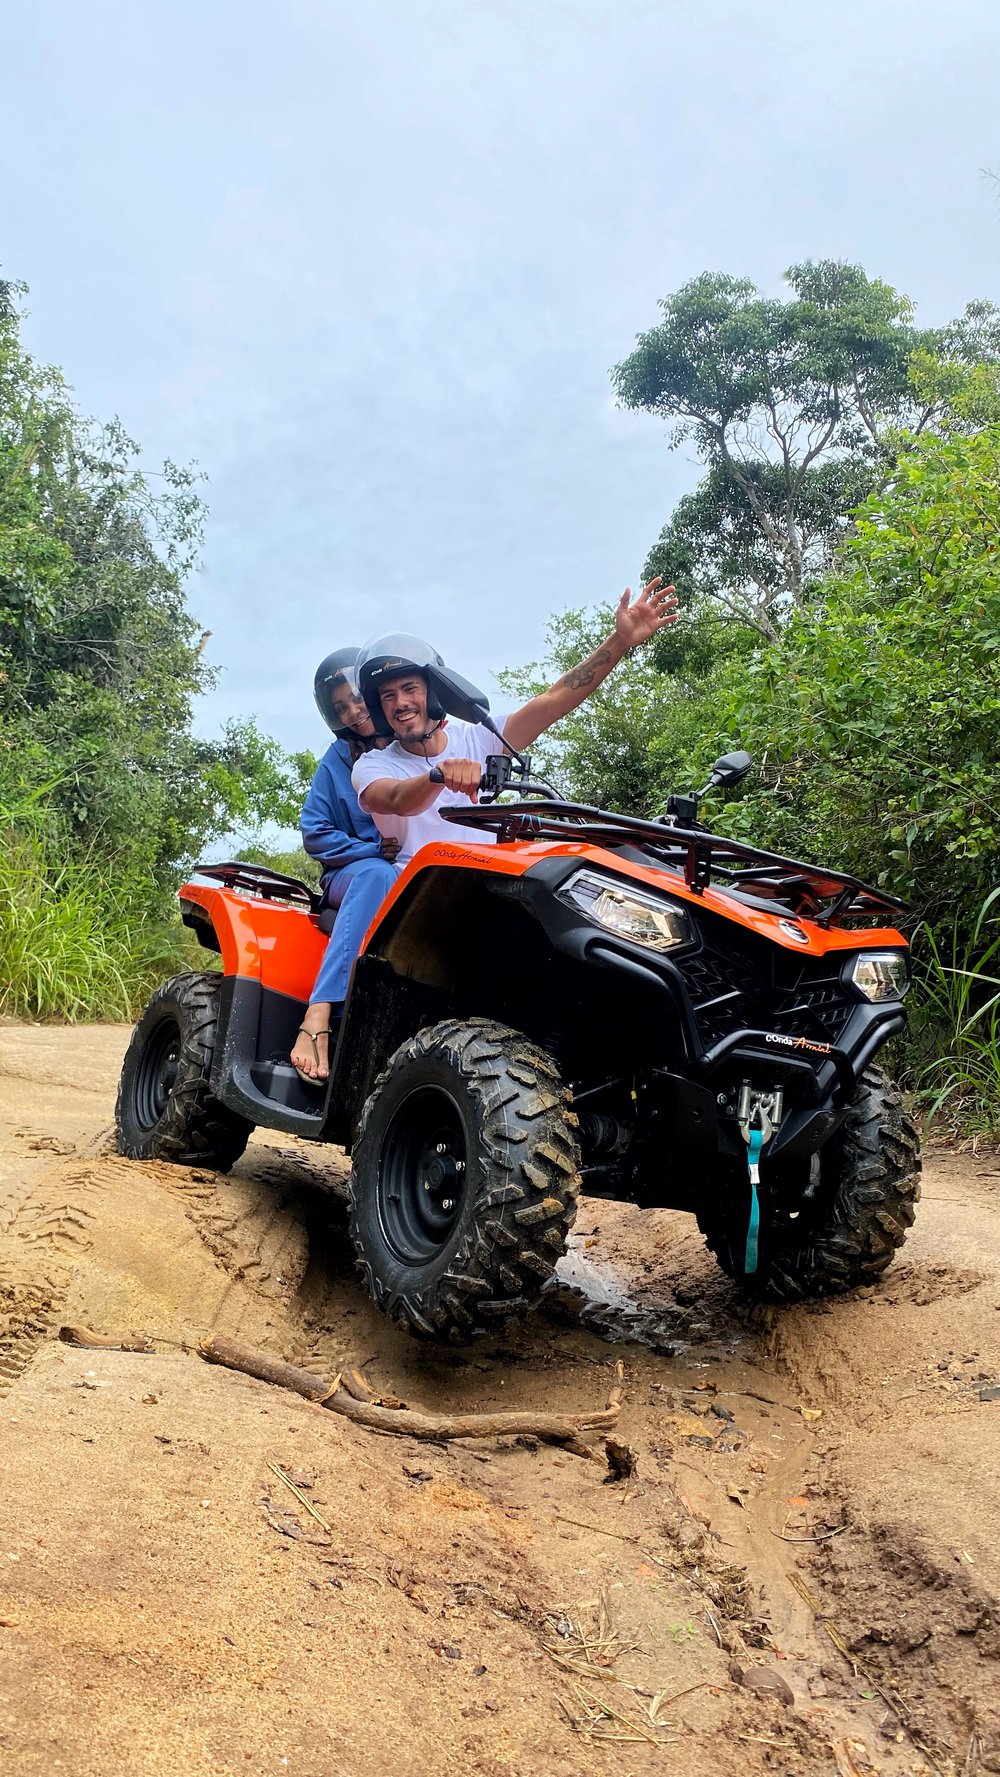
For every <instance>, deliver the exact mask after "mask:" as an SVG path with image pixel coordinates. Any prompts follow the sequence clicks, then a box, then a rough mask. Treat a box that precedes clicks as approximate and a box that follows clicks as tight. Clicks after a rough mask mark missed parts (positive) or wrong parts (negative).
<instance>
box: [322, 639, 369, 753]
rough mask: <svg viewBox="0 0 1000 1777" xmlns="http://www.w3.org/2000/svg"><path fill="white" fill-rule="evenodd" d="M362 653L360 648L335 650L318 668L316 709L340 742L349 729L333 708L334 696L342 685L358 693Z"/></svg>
mask: <svg viewBox="0 0 1000 1777" xmlns="http://www.w3.org/2000/svg"><path fill="white" fill-rule="evenodd" d="M360 653H361V649H360V648H335V649H334V651H333V653H332V654H328V655H327V657H326V659H325V660H321V661H320V663H319V665H318V667H317V668H316V677H315V679H314V680H313V695H314V697H315V699H316V708H317V709H318V710H319V713H320V715H321V716H322V718H323V720H324V722H325V723H326V725H327V727H328V728H330V729H332V731H333V733H334V734H335V735H336V736H337V739H338V740H339V739H340V737H341V735H342V734H346V733H347V732H348V729H347V726H346V724H345V723H344V722H342V721H341V719H340V717H339V716H338V714H337V712H336V710H335V709H334V707H333V694H334V692H335V690H336V689H337V687H338V685H342V684H346V685H348V686H349V687H350V689H351V690H352V691H357V689H358V678H357V664H358V657H359V655H360Z"/></svg>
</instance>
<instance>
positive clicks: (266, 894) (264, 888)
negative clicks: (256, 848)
mask: <svg viewBox="0 0 1000 1777" xmlns="http://www.w3.org/2000/svg"><path fill="white" fill-rule="evenodd" d="M192 875H194V876H208V877H211V879H212V881H213V882H221V883H222V885H223V887H224V888H229V889H236V890H237V892H238V893H240V894H243V895H253V897H254V899H255V900H258V901H288V902H290V903H291V904H292V906H294V907H307V908H308V910H309V912H310V913H320V912H321V911H322V908H323V897H322V895H319V894H317V893H316V891H315V890H314V889H311V888H310V887H309V884H308V883H307V882H301V881H300V880H299V878H298V877H297V876H283V875H282V874H281V871H280V870H269V869H268V867H267V865H266V864H240V863H229V864H198V865H196V867H195V869H194V871H193V872H192Z"/></svg>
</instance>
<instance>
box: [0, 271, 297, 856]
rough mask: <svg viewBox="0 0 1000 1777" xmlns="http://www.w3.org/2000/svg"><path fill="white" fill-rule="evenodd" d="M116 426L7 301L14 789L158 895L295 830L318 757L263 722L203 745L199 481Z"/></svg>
mask: <svg viewBox="0 0 1000 1777" xmlns="http://www.w3.org/2000/svg"><path fill="white" fill-rule="evenodd" d="M138 456H139V453H138V447H137V446H136V445H135V444H134V443H133V442H132V440H131V439H130V438H129V437H128V436H127V434H126V433H125V432H124V430H123V429H122V427H121V426H120V425H119V424H118V423H117V422H115V423H112V424H109V425H94V424H90V423H87V422H85V421H83V420H81V419H80V417H79V415H78V414H77V413H76V411H75V409H74V407H73V405H72V402H71V400H70V396H69V391H68V390H67V387H66V385H65V383H64V381H63V379H62V377H61V375H60V374H59V372H58V371H55V370H52V369H48V368H45V367H40V366H38V365H37V364H35V363H34V362H33V361H32V360H31V358H30V357H29V356H28V355H27V354H26V353H25V352H24V350H23V348H22V346H21V343H20V338H19V332H18V317H17V314H16V312H15V309H14V305H13V301H12V294H11V287H10V286H8V287H7V297H6V300H5V301H4V302H3V303H2V304H0V793H2V786H4V785H5V784H6V786H7V798H6V799H7V801H8V803H9V804H10V805H13V804H14V803H15V802H18V803H22V802H23V799H24V796H25V795H26V794H29V793H30V792H31V791H33V790H35V789H37V788H38V787H39V786H42V785H44V786H47V789H46V795H45V797H44V805H45V808H46V810H47V813H48V815H49V816H50V818H53V819H55V820H57V821H58V823H59V824H60V828H61V833H62V837H63V842H64V843H66V844H69V845H70V846H71V847H74V848H76V849H77V850H78V851H81V850H82V849H83V848H87V849H88V850H89V851H90V852H91V853H93V852H94V851H95V850H96V852H97V853H99V854H101V855H103V856H105V857H108V858H113V859H114V860H115V862H116V865H117V866H118V867H119V868H120V869H121V870H122V871H123V872H127V871H128V870H129V869H130V868H131V867H132V864H133V863H134V864H135V866H136V868H137V869H138V870H139V872H140V874H143V875H148V876H150V877H151V878H152V879H153V880H154V881H155V882H156V883H158V884H161V885H162V884H164V883H166V882H167V881H168V880H169V879H170V875H171V870H172V867H173V866H175V865H176V864H177V863H178V861H180V860H183V859H185V858H188V857H190V856H191V855H192V854H193V853H194V852H196V851H197V850H198V849H199V847H201V846H202V845H204V844H205V843H206V841H207V840H208V839H209V838H211V837H213V836H215V835H217V834H218V833H220V832H224V831H226V830H228V829H230V828H234V827H243V828H246V827H249V828H250V829H256V828H258V827H259V826H261V825H262V824H263V823H265V822H271V821H276V822H277V823H278V824H280V825H288V824H289V823H290V822H291V821H293V820H294V819H295V817H296V815H297V811H298V806H299V804H300V801H301V793H302V788H303V783H304V781H307V779H308V774H309V771H310V768H311V764H312V761H311V759H310V758H309V757H307V756H303V757H302V758H301V759H286V757H285V755H284V754H283V753H282V752H281V750H280V748H278V747H277V746H276V745H275V743H274V742H272V741H270V740H268V739H267V738H266V737H264V736H262V735H261V734H260V733H259V732H258V730H257V728H256V727H255V725H254V724H253V723H252V722H243V723H232V724H230V725H229V727H228V728H227V729H226V730H225V732H224V733H223V735H222V737H221V738H220V739H219V740H218V741H205V740H201V739H199V738H198V737H196V736H195V735H194V734H193V732H192V726H191V723H192V709H193V704H194V700H195V699H196V697H197V696H198V695H199V693H200V692H202V691H203V690H205V689H206V687H207V686H208V685H210V684H211V682H212V677H213V674H212V671H211V669H210V668H209V666H208V665H207V662H206V659H205V653H204V644H205V642H206V640H207V636H205V635H203V634H202V633H201V631H200V629H199V626H198V624H197V623H196V622H195V620H194V618H193V616H192V615H191V613H190V611H189V610H188V607H187V603H186V597H185V581H186V579H187V576H188V574H189V573H190V570H191V568H192V567H193V565H194V562H195V559H196V556H197V551H198V547H199V544H200V541H201V533H202V525H203V521H204V506H203V503H202V501H201V498H200V496H199V492H198V479H199V478H198V477H197V475H196V474H195V473H194V472H193V471H191V470H189V469H185V468H180V467H178V466H177V465H175V464H172V463H166V464H165V465H164V467H163V470H162V472H161V474H159V475H158V476H150V475H149V474H147V473H143V472H142V471H141V470H140V469H139V467H138Z"/></svg>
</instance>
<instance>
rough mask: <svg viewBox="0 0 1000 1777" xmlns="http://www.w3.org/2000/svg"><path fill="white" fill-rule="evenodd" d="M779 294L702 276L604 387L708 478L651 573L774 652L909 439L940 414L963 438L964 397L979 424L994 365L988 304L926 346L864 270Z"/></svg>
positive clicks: (813, 279)
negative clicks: (661, 430) (656, 420)
mask: <svg viewBox="0 0 1000 1777" xmlns="http://www.w3.org/2000/svg"><path fill="white" fill-rule="evenodd" d="M786 279H787V282H788V284H789V285H790V287H791V291H792V295H791V297H790V298H789V299H787V300H781V299H779V298H772V297H765V296H762V295H761V294H760V292H759V291H758V290H757V289H756V287H755V286H754V285H753V284H752V283H750V282H749V281H748V280H746V279H740V278H733V277H728V276H722V275H715V274H710V273H705V274H704V275H703V276H701V277H699V278H696V279H694V280H693V281H692V282H691V283H689V284H687V285H685V286H684V287H683V288H682V289H681V290H679V291H678V292H677V293H676V294H675V295H673V296H670V297H668V298H666V300H665V301H663V302H662V303H661V305H660V307H661V309H662V316H663V318H662V320H661V321H660V322H659V324H658V325H657V326H656V327H654V328H652V329H651V330H650V331H648V332H646V333H642V334H640V335H639V338H638V343H637V346H636V349H635V350H634V351H633V352H632V353H631V355H630V356H629V357H628V358H626V359H625V360H624V361H623V362H622V363H621V364H619V365H617V367H616V368H615V370H614V371H613V372H612V380H613V383H614V387H615V391H616V394H617V396H618V400H619V403H620V404H621V405H622V406H625V407H631V408H644V409H646V410H647V411H648V412H650V413H654V414H657V415H659V416H661V417H662V418H664V419H666V420H667V421H669V422H670V424H671V428H672V430H671V446H672V447H676V446H677V445H678V444H680V443H681V442H683V441H684V440H690V441H691V442H693V443H694V445H695V448H696V449H697V451H698V454H699V456H700V457H701V460H702V461H703V463H704V464H705V466H706V474H705V477H704V479H703V481H702V482H701V484H700V485H699V487H698V488H697V489H696V490H695V491H694V492H693V493H691V494H689V495H687V496H685V498H683V499H682V500H681V501H680V502H679V504H678V506H677V509H676V511H675V513H674V515H673V517H672V519H671V520H670V522H669V523H668V524H667V525H666V526H665V528H664V530H663V531H662V533H661V535H660V539H659V541H658V543H657V544H656V545H655V546H654V548H653V550H652V552H651V554H650V556H649V559H648V562H647V571H648V572H651V573H663V574H665V575H666V577H667V578H668V579H671V580H676V582H677V583H678V585H680V586H682V587H683V588H684V590H685V596H686V597H687V598H688V599H689V600H690V601H692V602H693V603H695V604H698V603H704V602H706V601H707V602H709V603H710V604H712V605H713V606H714V607H715V608H716V609H720V610H721V611H722V612H723V613H725V614H726V615H727V616H729V617H730V618H732V619H735V620H737V621H739V622H742V623H746V624H749V625H750V626H751V627H753V628H754V629H756V630H757V631H758V632H759V633H760V634H761V635H763V636H765V637H766V638H768V639H770V640H773V639H774V638H775V637H776V636H777V634H778V632H779V630H780V628H781V625H782V622H783V621H784V620H785V618H786V616H787V614H788V612H789V611H790V610H792V609H795V608H796V607H798V606H801V605H803V604H805V603H807V602H808V600H809V598H810V596H811V595H812V593H813V592H814V591H815V589H816V586H817V583H818V581H819V580H820V579H821V578H822V576H823V575H824V574H825V573H827V572H828V571H829V569H830V567H831V565H832V562H833V558H834V555H835V552H836V549H837V547H838V545H839V544H840V542H842V541H843V539H844V537H845V535H846V532H847V526H848V514H849V513H850V512H851V511H852V509H853V508H854V507H856V506H857V505H858V504H859V503H860V502H861V501H862V500H863V499H864V498H865V497H866V496H867V495H868V494H869V493H871V492H873V491H876V490H877V489H878V488H879V487H880V486H881V485H882V484H883V483H884V481H885V479H886V477H887V475H888V474H889V473H890V472H891V469H892V466H893V463H894V460H895V456H896V454H897V451H898V448H899V438H900V434H902V433H905V434H906V435H907V436H912V437H917V436H919V435H920V434H921V433H922V432H923V430H924V429H925V428H927V427H928V426H931V425H933V424H934V423H935V422H936V421H937V420H939V419H940V418H941V417H942V416H943V415H944V414H945V413H947V414H948V415H949V416H950V424H951V425H952V427H955V426H957V425H958V424H959V423H961V417H960V415H959V413H958V411H957V408H958V405H959V403H958V402H957V400H956V397H957V396H958V394H959V393H960V391H961V392H962V393H963V394H964V398H965V399H966V400H967V402H968V404H969V412H968V414H967V415H966V422H965V423H970V424H974V423H978V418H977V413H976V411H975V409H976V402H977V400H978V401H979V403H980V406H981V403H982V401H983V400H984V399H986V398H988V395H989V390H990V388H992V389H993V391H994V393H995V390H996V365H997V364H998V363H1000V314H998V311H996V310H995V309H994V308H993V307H992V305H990V304H988V303H978V304H972V305H970V307H969V308H968V309H967V310H966V313H965V315H964V317H963V318H962V319H961V320H960V321H957V322H954V323H952V325H951V326H950V327H946V328H938V329H924V330H918V329H917V328H916V327H915V326H914V323H913V310H912V304H911V303H910V301H909V299H908V298H907V297H905V296H902V295H900V294H899V292H897V291H895V290H893V289H892V288H891V286H889V285H888V284H885V283H883V282H881V281H880V280H878V279H871V278H869V277H868V276H867V275H866V273H865V272H864V271H863V270H862V268H861V267H860V266H855V265H846V264H840V263H836V262H834V261H832V260H821V261H819V262H817V263H808V262H807V263H806V264H803V265H798V266H792V267H791V269H790V270H789V271H788V272H787V274H786ZM915 367H916V370H915ZM920 367H922V374H920ZM946 369H947V374H945V370H946ZM978 417H979V418H981V413H980V415H979V416H978ZM890 428H891V431H890V430H889V429H890Z"/></svg>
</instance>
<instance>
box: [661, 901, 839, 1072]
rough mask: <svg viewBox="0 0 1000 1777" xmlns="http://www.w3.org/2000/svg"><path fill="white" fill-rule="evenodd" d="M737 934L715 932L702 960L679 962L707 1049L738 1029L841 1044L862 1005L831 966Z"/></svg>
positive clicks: (710, 934)
mask: <svg viewBox="0 0 1000 1777" xmlns="http://www.w3.org/2000/svg"><path fill="white" fill-rule="evenodd" d="M699 923H700V922H699ZM713 924H714V922H713ZM730 933H731V934H732V936H731V937H730V936H729V934H727V933H726V932H725V931H722V932H719V933H718V934H717V933H716V932H714V931H712V930H711V929H710V930H709V932H707V933H706V934H705V936H706V939H707V941H706V943H705V944H704V947H703V948H702V949H701V950H700V951H699V952H698V953H697V954H696V955H692V956H689V957H684V958H680V959H678V965H677V966H678V968H679V969H680V972H681V974H682V975H683V977H684V981H685V985H686V987H687V990H688V995H689V997H690V1000H691V1007H692V1010H693V1012H694V1015H695V1021H696V1023H697V1025H698V1031H699V1035H700V1036H701V1040H702V1042H703V1044H704V1045H705V1047H706V1048H710V1047H711V1046H712V1044H713V1043H717V1042H719V1041H720V1040H721V1039H722V1038H723V1037H727V1036H731V1035H732V1033H733V1032H734V1031H738V1030H765V1031H774V1032H776V1033H777V1034H780V1035H782V1036H800V1037H807V1038H809V1039H810V1040H811V1041H813V1042H821V1043H836V1041H837V1039H838V1038H839V1036H840V1034H841V1032H842V1031H843V1028H844V1026H845V1024H846V1023H847V1020H848V1019H849V1018H850V1016H851V1013H852V1012H853V1011H854V1009H855V1001H854V1000H853V999H852V998H850V996H849V991H848V989H847V988H846V987H845V986H844V983H843V982H842V981H841V979H840V976H839V973H838V974H833V973H832V972H831V968H830V963H829V962H828V961H823V962H819V963H816V962H812V961H811V959H809V960H807V959H805V958H799V957H796V956H792V955H790V954H789V953H788V952H787V951H784V950H782V949H779V947H778V946H777V945H771V944H768V943H767V942H766V941H765V940H762V939H754V938H746V937H744V936H743V934H741V933H739V932H738V931H733V929H732V928H731V927H730ZM712 939H716V940H717V941H716V942H715V943H713V942H712ZM723 946H724V948H723Z"/></svg>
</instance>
